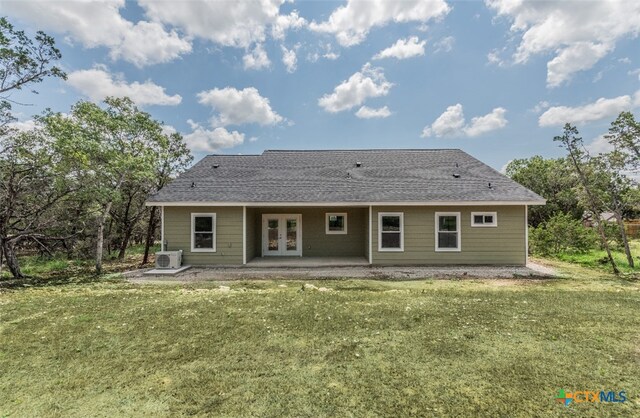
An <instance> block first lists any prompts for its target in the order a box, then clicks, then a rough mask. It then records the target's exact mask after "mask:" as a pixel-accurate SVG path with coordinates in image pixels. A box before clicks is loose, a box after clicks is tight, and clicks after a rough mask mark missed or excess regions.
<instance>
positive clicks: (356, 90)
mask: <svg viewBox="0 0 640 418" xmlns="http://www.w3.org/2000/svg"><path fill="white" fill-rule="evenodd" d="M392 86H393V84H392V83H390V82H388V81H387V80H386V79H385V77H384V73H383V72H382V69H381V68H372V67H371V64H369V63H366V64H365V65H364V66H363V67H362V69H361V70H360V71H359V72H357V73H355V74H353V75H352V76H351V77H349V79H348V80H346V81H343V82H342V83H340V84H339V85H338V86H337V87H336V88H335V89H333V93H331V94H325V95H324V96H322V97H321V98H320V99H318V105H320V107H322V108H323V109H324V110H325V111H327V112H330V113H337V112H341V111H343V110H349V109H351V108H353V107H354V106H359V105H361V104H363V103H364V102H365V101H366V100H367V99H368V98H371V97H380V96H386V95H387V94H389V90H391V87H392Z"/></svg>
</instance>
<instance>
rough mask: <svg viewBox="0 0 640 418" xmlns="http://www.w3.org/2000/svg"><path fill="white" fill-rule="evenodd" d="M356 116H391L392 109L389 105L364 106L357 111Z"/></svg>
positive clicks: (363, 117) (369, 117) (365, 117)
mask: <svg viewBox="0 0 640 418" xmlns="http://www.w3.org/2000/svg"><path fill="white" fill-rule="evenodd" d="M356 116H357V117H359V118H360V119H372V118H388V117H389V116H391V111H390V110H389V108H388V107H387V106H384V107H380V108H378V109H372V108H370V107H368V106H362V107H361V108H360V109H358V111H357V112H356Z"/></svg>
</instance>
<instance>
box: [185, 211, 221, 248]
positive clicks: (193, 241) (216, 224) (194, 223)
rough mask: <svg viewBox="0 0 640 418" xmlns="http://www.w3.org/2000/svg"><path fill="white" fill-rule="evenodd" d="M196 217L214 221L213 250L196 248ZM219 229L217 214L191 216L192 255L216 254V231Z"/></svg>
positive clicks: (193, 214)
mask: <svg viewBox="0 0 640 418" xmlns="http://www.w3.org/2000/svg"><path fill="white" fill-rule="evenodd" d="M196 217H202V218H204V217H210V218H211V219H212V224H211V226H212V228H213V230H212V231H211V232H212V233H213V248H195V244H196V242H195V241H196V240H195V236H196V231H195V229H196ZM217 229H218V221H217V219H216V214H215V213H192V214H191V252H192V253H215V252H216V236H217V234H216V230H217ZM198 232H205V233H206V232H207V231H198Z"/></svg>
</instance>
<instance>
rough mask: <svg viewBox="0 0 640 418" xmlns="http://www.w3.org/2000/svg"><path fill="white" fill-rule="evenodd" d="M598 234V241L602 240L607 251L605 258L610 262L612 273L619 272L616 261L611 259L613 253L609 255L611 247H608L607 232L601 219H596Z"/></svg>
mask: <svg viewBox="0 0 640 418" xmlns="http://www.w3.org/2000/svg"><path fill="white" fill-rule="evenodd" d="M598 234H599V235H600V241H601V242H602V245H603V246H604V249H605V251H606V252H607V258H608V259H609V264H611V268H612V269H613V273H614V274H619V273H620V270H618V266H617V265H616V261H615V260H614V259H613V255H611V248H609V241H607V234H606V233H605V232H604V222H603V221H602V220H598Z"/></svg>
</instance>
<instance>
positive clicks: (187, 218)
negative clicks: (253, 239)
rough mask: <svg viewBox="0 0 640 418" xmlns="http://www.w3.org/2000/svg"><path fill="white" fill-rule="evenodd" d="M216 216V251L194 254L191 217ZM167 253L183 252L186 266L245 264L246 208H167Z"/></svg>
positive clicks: (165, 209)
mask: <svg viewBox="0 0 640 418" xmlns="http://www.w3.org/2000/svg"><path fill="white" fill-rule="evenodd" d="M192 213H215V214H216V223H217V227H216V252H214V253H212V252H195V253H192V252H191V214H192ZM164 239H165V241H166V242H167V245H166V248H165V249H166V250H167V251H173V250H182V251H183V264H191V265H217V264H218V265H231V264H242V207H209V206H204V207H201V206H197V207H171V206H165V208H164Z"/></svg>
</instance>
